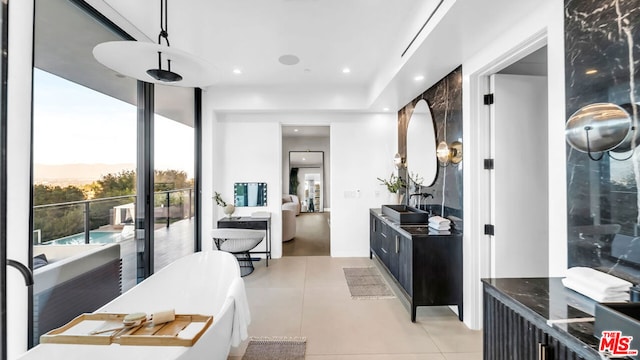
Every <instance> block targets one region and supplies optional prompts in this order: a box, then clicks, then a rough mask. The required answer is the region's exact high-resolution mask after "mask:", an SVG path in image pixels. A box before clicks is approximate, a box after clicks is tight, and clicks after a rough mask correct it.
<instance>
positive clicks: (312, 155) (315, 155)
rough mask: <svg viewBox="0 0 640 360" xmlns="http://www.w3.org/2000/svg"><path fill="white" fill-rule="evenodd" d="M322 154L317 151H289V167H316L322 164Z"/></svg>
mask: <svg viewBox="0 0 640 360" xmlns="http://www.w3.org/2000/svg"><path fill="white" fill-rule="evenodd" d="M323 157H324V153H322V152H319V151H312V152H307V151H291V152H289V166H294V167H295V166H297V167H317V166H321V165H322V162H323V160H324V159H323Z"/></svg>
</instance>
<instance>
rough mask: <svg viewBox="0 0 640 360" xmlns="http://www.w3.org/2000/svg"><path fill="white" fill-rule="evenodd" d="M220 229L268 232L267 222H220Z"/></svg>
mask: <svg viewBox="0 0 640 360" xmlns="http://www.w3.org/2000/svg"><path fill="white" fill-rule="evenodd" d="M218 227H219V228H226V229H252V230H266V229H267V222H266V221H219V222H218Z"/></svg>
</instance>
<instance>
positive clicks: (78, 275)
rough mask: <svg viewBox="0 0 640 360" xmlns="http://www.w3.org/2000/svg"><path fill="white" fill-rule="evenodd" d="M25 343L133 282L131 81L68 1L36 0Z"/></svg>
mask: <svg viewBox="0 0 640 360" xmlns="http://www.w3.org/2000/svg"><path fill="white" fill-rule="evenodd" d="M35 4H36V8H35V27H34V31H35V32H34V65H35V68H34V80H33V139H32V147H33V181H34V184H33V205H34V208H33V239H32V244H31V245H32V246H33V255H34V265H33V267H34V275H35V284H34V287H33V340H34V344H37V343H38V339H39V336H40V335H42V334H43V333H44V332H47V331H49V330H51V329H52V328H55V327H57V326H60V325H61V323H62V324H64V323H65V322H66V321H69V320H70V319H72V318H73V317H75V316H77V315H78V314H79V313H82V312H89V311H94V310H95V309H97V308H98V307H99V306H102V305H104V304H105V303H106V302H108V301H110V300H111V299H113V298H114V297H116V296H118V295H119V294H120V293H121V292H122V291H124V290H127V289H129V288H131V287H132V286H134V285H135V284H136V265H137V264H136V246H135V240H134V236H133V234H134V232H133V214H134V209H133V204H134V203H135V195H136V187H135V181H136V171H135V170H136V137H137V135H136V116H137V98H136V85H137V81H136V80H134V79H130V78H126V77H124V76H122V75H119V74H117V73H115V72H113V71H112V70H109V69H107V68H105V67H104V66H102V65H101V64H99V63H98V62H97V61H96V60H94V58H93V55H92V49H93V47H94V46H95V45H97V44H99V43H101V42H104V41H111V40H121V39H122V36H120V35H118V34H116V33H114V32H113V31H112V29H110V28H108V27H107V26H105V25H103V24H101V23H99V22H96V21H95V19H93V18H92V17H91V16H89V15H88V14H87V13H86V12H85V10H84V9H82V8H81V7H78V6H77V5H75V4H74V3H73V2H71V1H68V0H37V1H36V2H35Z"/></svg>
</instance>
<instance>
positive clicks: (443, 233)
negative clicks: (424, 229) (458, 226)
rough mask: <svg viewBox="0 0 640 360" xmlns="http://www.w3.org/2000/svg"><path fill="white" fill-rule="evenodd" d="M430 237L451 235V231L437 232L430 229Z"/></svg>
mask: <svg viewBox="0 0 640 360" xmlns="http://www.w3.org/2000/svg"><path fill="white" fill-rule="evenodd" d="M429 235H451V231H449V230H436V229H434V228H431V227H430V228H429Z"/></svg>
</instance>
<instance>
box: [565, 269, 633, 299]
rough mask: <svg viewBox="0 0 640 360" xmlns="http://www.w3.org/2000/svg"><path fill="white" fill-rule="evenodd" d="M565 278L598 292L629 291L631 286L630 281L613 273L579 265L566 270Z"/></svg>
mask: <svg viewBox="0 0 640 360" xmlns="http://www.w3.org/2000/svg"><path fill="white" fill-rule="evenodd" d="M567 278H569V279H571V280H574V281H577V282H580V283H582V284H584V285H586V286H588V287H589V288H591V289H593V290H594V291H596V292H600V293H609V292H622V291H629V288H630V287H631V286H633V284H632V283H630V282H628V281H626V280H623V279H620V278H617V277H615V276H613V275H609V274H605V273H603V272H602V271H598V270H595V269H592V268H588V267H580V266H577V267H572V268H571V269H569V270H567Z"/></svg>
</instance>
